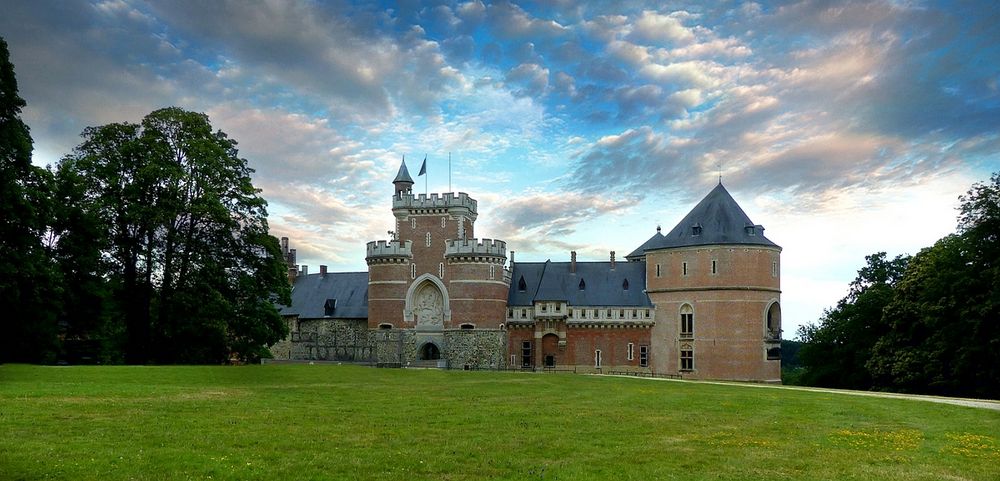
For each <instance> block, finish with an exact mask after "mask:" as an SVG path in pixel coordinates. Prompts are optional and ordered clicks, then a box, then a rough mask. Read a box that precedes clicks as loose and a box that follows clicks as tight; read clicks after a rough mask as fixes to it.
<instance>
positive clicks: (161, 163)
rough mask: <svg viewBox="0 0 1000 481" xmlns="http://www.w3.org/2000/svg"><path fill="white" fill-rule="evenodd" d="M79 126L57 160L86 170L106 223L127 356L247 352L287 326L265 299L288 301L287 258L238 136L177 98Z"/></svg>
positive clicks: (213, 356) (87, 186) (98, 215)
mask: <svg viewBox="0 0 1000 481" xmlns="http://www.w3.org/2000/svg"><path fill="white" fill-rule="evenodd" d="M83 137H84V142H83V143H82V144H81V145H80V146H79V147H77V149H76V150H75V152H74V154H73V155H71V156H69V157H67V158H66V159H64V160H63V164H62V165H61V166H60V171H63V170H65V171H67V172H70V173H74V175H78V176H79V178H80V179H82V180H83V183H84V185H83V190H84V192H85V195H84V196H83V199H88V201H87V202H88V203H87V204H86V206H85V210H86V212H87V213H88V214H89V215H92V216H93V218H95V219H97V220H98V223H99V224H100V225H102V226H103V231H104V232H107V234H106V235H105V236H104V238H103V243H104V244H103V246H102V252H103V253H104V257H105V258H106V259H108V261H109V264H110V268H109V271H108V276H107V277H108V278H109V279H110V280H111V296H110V297H111V300H112V304H113V306H114V311H115V312H118V313H119V319H120V324H121V325H122V326H123V328H122V329H121V332H123V333H124V339H122V345H123V346H124V352H125V359H126V361H127V362H132V363H142V362H148V361H151V360H152V361H158V362H220V361H224V360H226V359H228V358H229V357H230V355H232V354H234V353H235V354H236V355H238V356H240V357H243V358H247V359H252V358H255V357H258V356H260V355H262V354H265V347H264V346H266V345H269V344H272V343H274V342H276V341H277V340H279V339H281V338H282V337H284V335H285V334H286V327H285V325H284V324H283V323H282V322H281V319H280V317H279V316H278V313H277V310H276V308H275V307H274V303H273V301H275V300H277V301H279V302H288V300H289V299H288V298H289V287H288V283H287V279H286V278H285V277H284V275H279V274H278V273H284V272H285V266H284V263H283V260H282V258H281V255H280V251H279V249H278V243H277V239H274V238H273V237H272V236H270V235H268V233H267V220H266V218H267V211H266V205H267V203H266V202H265V201H264V199H262V198H261V197H260V196H259V195H258V194H259V191H258V190H257V189H255V188H254V187H253V184H252V182H251V180H250V174H251V173H252V172H253V171H252V170H251V169H250V168H249V167H248V166H247V164H246V160H244V159H241V158H240V157H239V156H238V152H237V149H236V142H235V141H233V140H232V139H229V138H228V137H227V136H226V134H225V133H223V132H221V131H215V132H213V131H212V127H211V124H210V123H209V121H208V117H207V116H205V115H204V114H199V113H194V112H187V111H184V110H182V109H178V108H166V109H161V110H157V111H155V112H152V113H150V114H149V115H147V116H146V117H145V118H144V119H143V121H142V123H141V124H129V123H122V124H110V125H105V126H101V127H92V128H88V129H86V130H85V131H84V133H83Z"/></svg>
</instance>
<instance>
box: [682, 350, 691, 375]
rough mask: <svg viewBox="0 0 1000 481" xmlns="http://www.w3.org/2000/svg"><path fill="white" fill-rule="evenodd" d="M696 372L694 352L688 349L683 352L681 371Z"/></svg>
mask: <svg viewBox="0 0 1000 481" xmlns="http://www.w3.org/2000/svg"><path fill="white" fill-rule="evenodd" d="M693 370H694V351H692V350H690V349H688V350H683V351H681V371H693Z"/></svg>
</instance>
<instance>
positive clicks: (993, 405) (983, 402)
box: [616, 375, 1000, 411]
mask: <svg viewBox="0 0 1000 481" xmlns="http://www.w3.org/2000/svg"><path fill="white" fill-rule="evenodd" d="M616 377H627V378H633V379H647V380H654V381H669V382H694V383H701V384H718V385H720V386H742V387H750V388H761V389H788V390H795V391H810V392H822V393H829V394H845V395H848V396H868V397H881V398H892V399H909V400H912V401H924V402H932V403H942V404H953V405H955V406H966V407H971V408H980V409H992V410H994V411H1000V401H991V400H988V399H966V398H957V397H944V396H926V395H922V394H899V393H891V392H873V391H850V390H847V389H828V388H821V387H804V386H780V385H776V384H756V383H742V382H720V381H696V380H692V379H666V378H656V377H638V376H622V375H616Z"/></svg>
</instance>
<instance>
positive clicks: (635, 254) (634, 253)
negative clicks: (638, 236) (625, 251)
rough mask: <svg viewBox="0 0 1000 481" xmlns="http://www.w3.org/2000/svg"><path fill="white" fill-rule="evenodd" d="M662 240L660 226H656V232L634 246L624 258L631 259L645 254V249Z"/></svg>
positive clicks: (658, 243)
mask: <svg viewBox="0 0 1000 481" xmlns="http://www.w3.org/2000/svg"><path fill="white" fill-rule="evenodd" d="M662 242H663V234H661V233H660V227H659V226H656V234H653V237H650V238H649V240H647V241H646V242H643V243H642V245H641V246H639V247H636V249H635V250H634V251H632V253H631V254H629V255H627V256H625V258H626V259H628V260H632V259H633V258H638V257H642V256H644V255H646V249H649V248H650V247H653V246H657V245H660V244H661V243H662Z"/></svg>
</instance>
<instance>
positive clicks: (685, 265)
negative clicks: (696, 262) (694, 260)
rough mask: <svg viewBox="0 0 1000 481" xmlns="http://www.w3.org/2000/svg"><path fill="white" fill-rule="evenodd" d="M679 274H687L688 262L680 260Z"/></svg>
mask: <svg viewBox="0 0 1000 481" xmlns="http://www.w3.org/2000/svg"><path fill="white" fill-rule="evenodd" d="M681 274H682V275H685V276H686V275H688V263H687V262H682V263H681Z"/></svg>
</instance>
